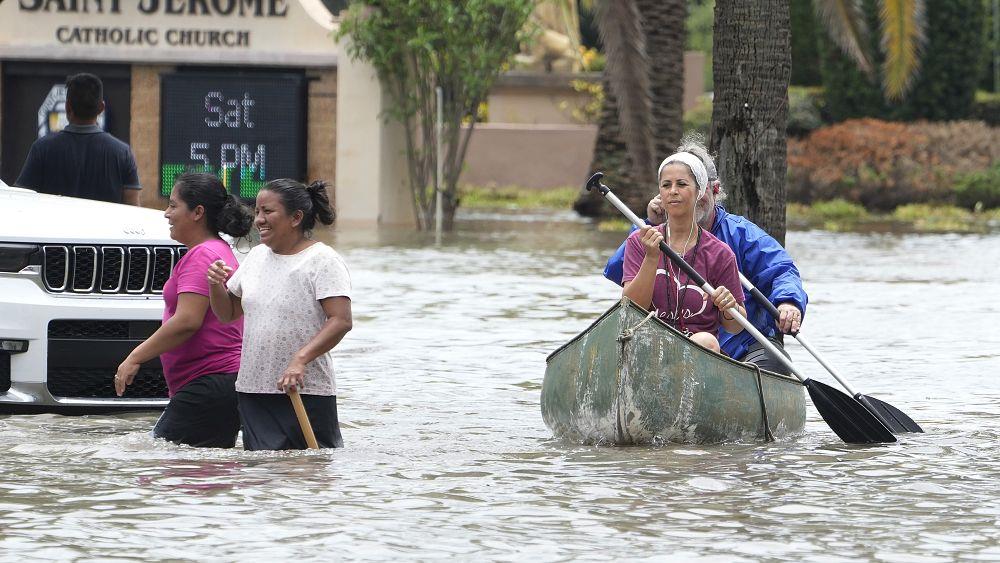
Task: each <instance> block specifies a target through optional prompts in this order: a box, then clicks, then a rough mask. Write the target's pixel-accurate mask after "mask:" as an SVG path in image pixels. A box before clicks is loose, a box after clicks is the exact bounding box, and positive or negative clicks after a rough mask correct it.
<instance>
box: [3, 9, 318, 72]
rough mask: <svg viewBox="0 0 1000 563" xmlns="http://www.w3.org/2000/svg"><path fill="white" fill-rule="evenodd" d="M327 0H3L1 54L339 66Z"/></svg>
mask: <svg viewBox="0 0 1000 563" xmlns="http://www.w3.org/2000/svg"><path fill="white" fill-rule="evenodd" d="M333 27H334V25H333V22H332V17H331V15H330V12H329V11H328V10H327V9H326V7H325V6H324V5H323V2H322V0H0V58H9V59H63V60H65V59H75V60H93V61H130V62H138V61H142V62H149V63H187V64H226V63H229V64H267V65H289V66H300V67H301V66H334V65H335V64H336V60H337V47H336V44H335V42H334V40H333V38H332V37H331V31H332V29H333Z"/></svg>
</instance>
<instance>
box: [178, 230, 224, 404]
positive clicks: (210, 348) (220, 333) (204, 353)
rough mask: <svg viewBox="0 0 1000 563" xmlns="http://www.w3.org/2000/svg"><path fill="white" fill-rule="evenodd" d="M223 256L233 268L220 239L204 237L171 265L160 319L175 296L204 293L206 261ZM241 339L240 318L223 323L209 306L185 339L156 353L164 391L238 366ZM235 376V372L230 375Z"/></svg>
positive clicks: (207, 262) (221, 258)
mask: <svg viewBox="0 0 1000 563" xmlns="http://www.w3.org/2000/svg"><path fill="white" fill-rule="evenodd" d="M216 260H223V261H225V263H226V264H228V265H230V266H232V267H233V269H236V268H237V267H238V266H239V264H238V263H237V262H236V256H234V255H233V251H232V249H231V248H229V245H228V244H227V243H226V241H224V240H220V239H211V240H207V241H205V242H203V243H201V244H199V245H197V246H195V247H194V248H192V249H190V250H189V251H188V252H187V254H185V255H184V257H183V258H181V260H180V262H178V263H177V265H176V266H174V271H173V273H171V274H170V279H168V280H167V283H166V284H165V285H164V286H163V301H164V302H165V305H166V306H165V307H164V310H163V322H167V320H169V319H170V317H172V316H174V314H175V313H176V312H177V296H178V295H179V294H181V293H197V294H198V295H204V296H205V297H208V279H207V278H206V277H205V272H206V271H207V270H208V266H209V264H211V263H212V262H215V261H216ZM242 343H243V319H242V318H241V319H238V320H236V321H234V322H232V323H229V324H223V323H221V322H219V319H218V318H216V316H215V313H213V312H212V308H211V307H209V308H208V310H207V311H206V312H205V320H204V321H203V322H202V323H201V328H199V329H198V332H196V333H194V334H193V335H192V336H191V338H189V339H188V340H187V342H185V343H183V344H181V345H180V346H179V347H177V348H175V349H173V350H170V351H169V352H164V353H163V354H161V355H160V362H161V363H162V364H163V376H164V378H165V379H166V380H167V391H168V393H169V395H170V396H171V397H173V396H174V395H175V394H176V393H177V392H178V391H179V390H180V389H181V387H184V386H185V385H187V384H188V383H190V382H191V381H193V380H194V379H196V378H198V377H201V376H202V375H208V374H210V373H233V374H235V373H236V372H238V371H239V369H240V349H241V348H242ZM233 377H235V375H234V376H233Z"/></svg>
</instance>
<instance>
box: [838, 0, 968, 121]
mask: <svg viewBox="0 0 1000 563" xmlns="http://www.w3.org/2000/svg"><path fill="white" fill-rule="evenodd" d="M861 4H862V6H863V11H864V14H865V18H866V21H867V23H868V28H869V30H874V32H873V33H870V34H869V41H870V44H869V48H870V52H871V53H872V54H873V59H874V60H873V61H872V63H873V64H874V66H875V67H876V68H877V69H879V70H877V72H876V79H875V80H872V79H871V78H869V77H868V76H866V75H865V74H864V73H862V72H861V71H860V70H858V68H857V65H856V64H855V63H854V62H853V60H851V59H850V58H848V57H847V56H846V55H844V54H843V52H841V50H840V48H839V47H837V46H836V44H834V43H833V41H832V40H831V39H830V38H829V36H828V34H827V33H826V32H825V30H824V31H823V32H822V33H820V34H819V35H820V52H821V63H822V64H821V67H822V76H823V86H824V87H825V88H826V93H827V95H826V101H827V104H828V111H829V116H830V118H831V119H832V120H833V121H843V120H845V119H851V118H856V117H877V118H880V119H893V120H908V121H911V120H917V119H928V120H935V121H946V120H954V119H966V118H968V117H969V116H970V112H971V111H972V97H973V93H974V92H975V88H976V83H977V82H978V80H979V76H980V72H981V67H982V64H981V63H982V60H981V54H982V52H983V47H984V41H983V28H982V25H983V15H984V10H983V5H982V0H927V1H926V16H925V19H926V22H927V27H926V34H927V42H926V44H925V46H924V49H923V54H922V55H921V57H920V68H919V69H918V70H917V74H916V75H915V77H914V78H915V79H914V83H913V85H912V87H911V88H910V89H909V91H908V92H907V94H906V95H905V98H904V100H903V101H901V102H898V103H887V102H886V100H885V99H884V97H883V95H882V91H881V84H882V80H883V76H882V71H881V65H882V63H883V61H884V60H885V53H884V50H883V49H882V47H881V46H880V45H879V38H880V36H881V34H880V32H879V31H878V30H879V29H880V25H879V18H878V10H879V4H880V3H879V2H876V1H875V0H862V3H861Z"/></svg>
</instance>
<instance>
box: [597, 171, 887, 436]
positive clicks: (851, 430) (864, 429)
mask: <svg viewBox="0 0 1000 563" xmlns="http://www.w3.org/2000/svg"><path fill="white" fill-rule="evenodd" d="M603 177H604V173H603V172H597V173H595V174H594V175H593V176H591V177H590V180H588V181H587V186H586V188H587V190H588V191H589V190H594V189H596V190H597V191H599V192H600V193H601V195H603V196H604V198H605V199H607V200H608V201H609V202H611V205H614V206H615V207H616V208H617V209H618V211H621V212H622V214H623V215H625V217H627V218H628V220H629V221H631V222H632V224H633V225H635V226H636V228H642V227H644V226H646V224H645V223H644V222H643V221H642V219H639V217H638V216H636V214H635V213H632V211H631V210H630V209H629V208H628V207H626V205H625V204H624V203H622V202H621V200H620V199H618V197H617V196H616V195H615V194H613V193H611V188H609V187H607V186H605V185H604V184H602V183H601V178H603ZM660 250H661V251H662V252H663V253H664V254H666V255H667V257H668V258H670V260H671V261H672V262H673V263H674V264H676V265H677V267H678V268H680V269H682V270H684V272H685V273H686V274H687V275H688V277H689V278H690V279H692V280H694V281H695V282H696V283H697V284H698V285H699V286H700V287H701V288H702V289H704V290H705V291H706V292H707V293H709V294H712V293H714V292H715V288H714V287H712V286H711V285H710V284H709V283H708V282H707V281H705V278H703V277H702V276H701V274H699V273H698V272H697V271H695V269H694V268H692V267H691V266H690V265H689V264H688V263H687V262H685V261H684V259H683V258H681V257H680V256H678V255H677V253H676V252H674V250H673V249H672V248H670V246H669V245H667V243H666V241H662V242H660ZM727 312H728V313H730V314H731V315H732V316H733V317H734V318H735V319H736V321H737V322H739V323H740V326H742V327H743V329H744V330H747V331H749V332H750V334H752V335H753V337H754V338H756V339H757V341H758V342H760V343H761V345H762V346H764V348H766V349H767V350H768V351H769V352H770V353H771V355H773V356H774V357H775V358H777V359H778V360H779V361H781V362H782V363H784V364H785V366H786V367H787V368H788V369H789V371H791V372H792V374H793V375H794V376H795V377H796V378H798V380H799V381H801V382H802V385H804V386H805V388H806V389H807V390H809V396H810V397H811V398H812V401H813V404H814V405H815V406H816V410H817V411H819V414H820V416H822V417H823V420H825V421H826V423H827V424H828V425H829V426H830V428H831V429H832V430H833V431H834V432H835V433H836V434H837V436H839V437H840V439H841V440H843V441H845V442H847V443H848V444H877V443H883V442H895V441H896V437H895V436H893V435H892V432H890V431H889V429H888V428H886V426H885V425H884V424H883V423H882V421H880V420H879V419H878V418H877V417H875V416H874V415H873V414H872V413H870V412H868V410H866V409H865V407H863V406H862V405H861V403H859V402H857V401H855V400H854V399H852V398H850V397H848V396H847V395H845V394H844V393H843V392H841V391H838V390H836V389H834V388H833V387H830V386H829V385H826V384H825V383H820V382H819V381H813V380H812V379H808V378H806V377H803V376H802V375H801V374H800V373H799V371H798V370H797V369H796V368H795V366H794V365H792V362H791V360H789V359H788V358H786V357H785V355H784V354H782V353H781V352H779V351H778V349H777V348H776V347H775V346H774V344H772V343H771V341H769V340H768V339H767V337H765V336H764V335H763V334H761V333H760V331H759V330H757V329H756V328H755V327H754V326H753V325H752V324H751V323H750V321H748V320H747V319H745V318H744V317H743V315H741V314H740V313H739V309H738V308H737V307H735V306H734V307H732V308H731V309H729V311H727Z"/></svg>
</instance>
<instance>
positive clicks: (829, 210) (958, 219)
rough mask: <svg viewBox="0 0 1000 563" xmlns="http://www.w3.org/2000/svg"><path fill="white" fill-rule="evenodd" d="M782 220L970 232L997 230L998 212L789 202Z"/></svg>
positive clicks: (843, 227) (832, 227) (834, 227)
mask: <svg viewBox="0 0 1000 563" xmlns="http://www.w3.org/2000/svg"><path fill="white" fill-rule="evenodd" d="M786 217H787V219H788V223H789V225H794V226H796V227H800V228H820V229H825V230H828V231H850V230H867V229H872V228H880V229H881V228H889V229H893V230H895V229H902V230H908V231H914V232H953V233H970V232H984V231H987V230H990V229H995V228H998V227H1000V209H991V210H986V211H979V212H975V211H969V210H967V209H963V208H961V207H956V206H953V205H931V204H923V203H920V204H917V203H914V204H908V205H901V206H899V207H897V208H896V209H895V210H894V211H893V212H892V213H888V214H878V213H871V212H869V211H867V210H866V209H864V208H863V207H862V206H860V205H857V204H853V203H849V202H846V201H844V200H832V201H822V202H816V203H814V204H812V205H803V204H800V203H789V204H788V206H787V207H786Z"/></svg>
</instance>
